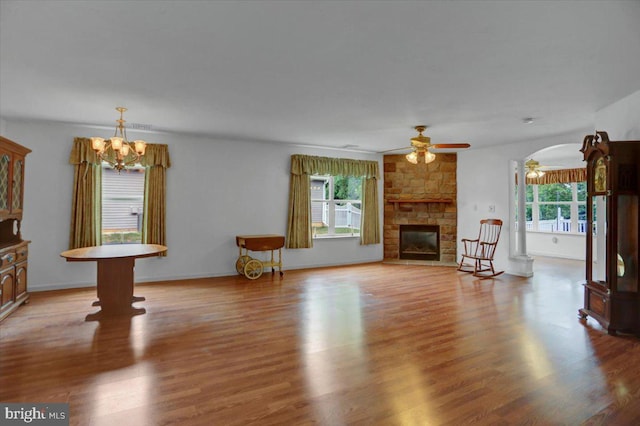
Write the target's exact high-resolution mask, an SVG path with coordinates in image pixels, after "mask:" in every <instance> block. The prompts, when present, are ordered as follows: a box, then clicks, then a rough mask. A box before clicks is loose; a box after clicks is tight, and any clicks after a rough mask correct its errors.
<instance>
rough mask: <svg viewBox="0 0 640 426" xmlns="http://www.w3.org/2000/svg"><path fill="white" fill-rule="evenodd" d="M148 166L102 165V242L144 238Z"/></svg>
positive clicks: (113, 242) (132, 241) (109, 242)
mask: <svg viewBox="0 0 640 426" xmlns="http://www.w3.org/2000/svg"><path fill="white" fill-rule="evenodd" d="M143 206H144V169H128V170H123V171H122V172H121V173H118V172H117V171H116V170H114V169H112V168H111V167H104V168H103V169H102V244H131V243H140V242H141V241H142V213H143Z"/></svg>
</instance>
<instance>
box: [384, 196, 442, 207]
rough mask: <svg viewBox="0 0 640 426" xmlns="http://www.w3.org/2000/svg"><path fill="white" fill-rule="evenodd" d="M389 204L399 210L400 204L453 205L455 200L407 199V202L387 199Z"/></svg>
mask: <svg viewBox="0 0 640 426" xmlns="http://www.w3.org/2000/svg"><path fill="white" fill-rule="evenodd" d="M387 203H391V204H393V207H394V209H397V208H398V205H399V204H406V203H421V204H431V203H441V204H450V203H453V200H452V199H450V198H421V199H417V200H414V199H407V200H398V199H395V198H393V199H387Z"/></svg>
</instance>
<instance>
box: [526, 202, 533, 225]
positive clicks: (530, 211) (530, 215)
mask: <svg viewBox="0 0 640 426" xmlns="http://www.w3.org/2000/svg"><path fill="white" fill-rule="evenodd" d="M525 220H526V221H527V222H531V221H532V220H533V209H532V208H531V204H527V206H526V217H525Z"/></svg>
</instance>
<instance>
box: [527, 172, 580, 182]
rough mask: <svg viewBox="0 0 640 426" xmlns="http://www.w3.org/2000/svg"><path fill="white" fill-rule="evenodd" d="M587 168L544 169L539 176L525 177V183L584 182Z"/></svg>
mask: <svg viewBox="0 0 640 426" xmlns="http://www.w3.org/2000/svg"><path fill="white" fill-rule="evenodd" d="M586 180H587V169H562V170H549V171H545V173H544V175H542V176H541V177H539V178H527V185H548V184H552V183H571V182H585V181H586Z"/></svg>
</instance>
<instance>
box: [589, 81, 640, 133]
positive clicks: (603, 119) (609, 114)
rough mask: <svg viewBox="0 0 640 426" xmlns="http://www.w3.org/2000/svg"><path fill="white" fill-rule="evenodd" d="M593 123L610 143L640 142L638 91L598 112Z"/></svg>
mask: <svg viewBox="0 0 640 426" xmlns="http://www.w3.org/2000/svg"><path fill="white" fill-rule="evenodd" d="M595 121H596V129H597V130H604V131H605V132H607V133H608V134H609V139H610V140H612V141H616V140H621V141H624V140H640V90H638V91H637V92H635V93H632V94H631V95H629V96H627V97H625V98H623V99H621V100H620V101H618V102H616V103H614V104H611V105H609V106H608V107H606V108H603V109H601V110H600V111H598V113H597V114H596V118H595Z"/></svg>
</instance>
